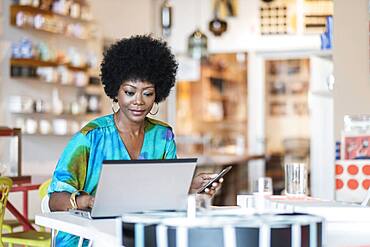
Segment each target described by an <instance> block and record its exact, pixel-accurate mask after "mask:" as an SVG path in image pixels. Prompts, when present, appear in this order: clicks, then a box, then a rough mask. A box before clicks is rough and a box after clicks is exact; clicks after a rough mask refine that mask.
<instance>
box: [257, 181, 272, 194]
mask: <svg viewBox="0 0 370 247" xmlns="http://www.w3.org/2000/svg"><path fill="white" fill-rule="evenodd" d="M253 194H260V195H264V196H271V195H272V179H271V178H270V177H259V178H258V179H257V180H256V181H254V183H253Z"/></svg>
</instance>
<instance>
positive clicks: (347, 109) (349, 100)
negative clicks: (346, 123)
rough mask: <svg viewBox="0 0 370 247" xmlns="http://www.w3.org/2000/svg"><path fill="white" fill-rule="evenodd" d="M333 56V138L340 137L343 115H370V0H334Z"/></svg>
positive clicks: (337, 138)
mask: <svg viewBox="0 0 370 247" xmlns="http://www.w3.org/2000/svg"><path fill="white" fill-rule="evenodd" d="M333 58H334V76H335V85H334V137H335V140H339V139H340V132H341V130H342V129H343V117H344V115H347V114H370V82H369V13H368V0H356V1H348V0H335V1H334V49H333ZM333 142H334V140H333Z"/></svg>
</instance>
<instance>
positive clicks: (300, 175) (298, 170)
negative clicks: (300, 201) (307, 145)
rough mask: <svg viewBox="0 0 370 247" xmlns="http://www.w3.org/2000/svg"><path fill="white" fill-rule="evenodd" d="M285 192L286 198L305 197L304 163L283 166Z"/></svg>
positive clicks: (305, 173) (305, 171) (305, 178)
mask: <svg viewBox="0 0 370 247" xmlns="http://www.w3.org/2000/svg"><path fill="white" fill-rule="evenodd" d="M284 168H285V192H286V195H287V196H305V195H306V193H307V169H306V165H305V164H304V163H286V164H285V167H284Z"/></svg>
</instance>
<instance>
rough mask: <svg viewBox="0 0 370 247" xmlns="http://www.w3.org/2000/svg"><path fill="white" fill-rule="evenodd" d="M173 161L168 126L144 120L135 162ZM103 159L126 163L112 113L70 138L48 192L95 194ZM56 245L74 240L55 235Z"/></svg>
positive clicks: (126, 153) (74, 238) (62, 234)
mask: <svg viewBox="0 0 370 247" xmlns="http://www.w3.org/2000/svg"><path fill="white" fill-rule="evenodd" d="M175 158H176V144H175V141H174V134H173V132H172V129H171V127H169V126H168V125H167V124H165V123H162V122H160V121H157V120H154V119H150V118H146V119H145V129H144V141H143V145H142V149H141V152H140V156H139V159H175ZM103 160H130V155H129V153H128V151H127V149H126V147H125V144H124V143H123V141H122V139H121V137H120V135H119V132H118V130H117V128H116V126H115V124H114V119H113V114H111V115H107V116H103V117H100V118H97V119H95V120H93V121H91V122H89V123H88V124H87V125H86V126H85V127H83V128H82V129H81V130H80V131H79V132H78V133H76V134H75V135H74V136H73V137H72V139H71V140H70V142H69V143H68V144H67V146H66V148H65V149H64V152H63V153H62V155H61V157H60V159H59V161H58V164H57V167H56V169H55V171H54V175H53V178H52V181H51V184H50V187H49V190H48V193H49V194H50V193H53V192H63V191H64V192H70V193H72V192H74V191H76V190H84V191H86V192H88V193H89V194H90V195H95V192H96V187H97V184H98V180H99V176H100V171H101V168H102V162H103ZM56 244H57V246H77V244H78V238H77V237H76V236H73V235H70V234H67V233H64V232H59V233H58V234H57V237H56ZM84 244H87V243H84Z"/></svg>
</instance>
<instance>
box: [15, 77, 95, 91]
mask: <svg viewBox="0 0 370 247" xmlns="http://www.w3.org/2000/svg"><path fill="white" fill-rule="evenodd" d="M10 78H11V79H15V80H21V81H22V82H25V83H42V84H46V85H50V86H61V87H69V88H76V89H86V88H87V87H98V86H100V85H90V84H87V85H85V86H77V85H75V84H62V83H60V82H47V81H45V80H43V79H41V78H39V77H23V76H11V77H10Z"/></svg>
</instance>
